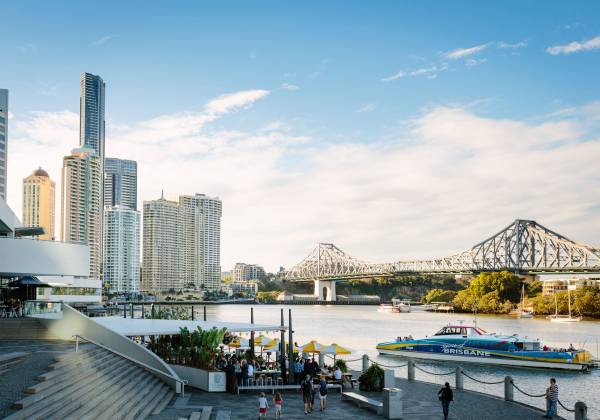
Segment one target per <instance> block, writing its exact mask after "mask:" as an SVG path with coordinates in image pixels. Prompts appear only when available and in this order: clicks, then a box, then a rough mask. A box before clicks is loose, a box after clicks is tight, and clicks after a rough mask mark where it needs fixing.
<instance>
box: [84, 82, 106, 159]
mask: <svg viewBox="0 0 600 420" xmlns="http://www.w3.org/2000/svg"><path fill="white" fill-rule="evenodd" d="M105 88H106V85H105V83H104V81H103V80H102V78H101V77H100V76H95V75H93V74H90V73H81V77H80V99H79V145H80V146H81V147H89V148H90V149H94V151H95V152H96V156H98V158H99V159H100V164H101V166H102V165H104V128H105V123H104V91H105Z"/></svg>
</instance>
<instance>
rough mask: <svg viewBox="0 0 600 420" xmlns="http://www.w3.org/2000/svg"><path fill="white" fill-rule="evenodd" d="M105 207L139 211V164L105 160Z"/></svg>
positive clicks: (130, 161)
mask: <svg viewBox="0 0 600 420" xmlns="http://www.w3.org/2000/svg"><path fill="white" fill-rule="evenodd" d="M104 206H123V207H126V208H128V209H130V210H137V162H136V161H134V160H127V159H117V158H106V159H104Z"/></svg>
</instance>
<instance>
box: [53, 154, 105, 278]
mask: <svg viewBox="0 0 600 420" xmlns="http://www.w3.org/2000/svg"><path fill="white" fill-rule="evenodd" d="M101 188H102V168H101V165H100V159H99V157H98V156H97V155H96V152H95V151H94V149H90V148H86V147H81V148H77V149H73V150H72V152H71V155H70V156H65V157H64V159H63V168H62V190H61V235H60V237H61V240H62V241H67V242H77V243H81V244H86V245H88V246H89V247H90V278H91V279H101V275H100V273H101V264H102V233H103V232H102V210H103V209H102V201H101V194H100V191H101Z"/></svg>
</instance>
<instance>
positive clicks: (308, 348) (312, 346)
mask: <svg viewBox="0 0 600 420" xmlns="http://www.w3.org/2000/svg"><path fill="white" fill-rule="evenodd" d="M323 347H324V346H323V345H322V344H319V343H317V342H316V341H315V340H312V341H310V342H309V343H307V344H305V345H303V346H302V353H313V354H314V353H317V352H318V351H319V350H321V349H322V348H323Z"/></svg>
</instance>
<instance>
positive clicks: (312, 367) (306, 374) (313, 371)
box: [258, 357, 343, 419]
mask: <svg viewBox="0 0 600 420" xmlns="http://www.w3.org/2000/svg"><path fill="white" fill-rule="evenodd" d="M293 368H294V378H295V381H296V384H298V385H300V392H302V400H303V403H304V414H305V415H308V414H309V413H311V412H312V411H313V409H314V405H315V399H316V398H315V397H316V396H317V395H318V396H319V408H320V410H321V411H325V409H326V407H327V391H328V389H327V384H328V382H327V379H326V377H327V376H330V377H331V378H332V380H333V381H335V382H338V381H339V382H340V383H341V381H342V377H343V375H342V371H341V369H340V368H339V366H335V367H332V366H323V367H320V366H319V364H318V363H317V362H316V361H315V359H314V358H313V359H307V360H304V359H303V358H301V357H299V358H298V359H297V360H296V361H295V362H294V366H293ZM319 373H321V376H320V377H319ZM316 381H318V386H316V387H315V385H316ZM273 404H274V406H275V418H276V419H278V418H281V410H282V406H283V398H282V396H281V393H279V392H277V393H275V397H274V398H273ZM268 409H269V402H268V400H267V398H266V397H265V394H264V392H263V393H261V394H260V397H259V398H258V418H259V419H264V418H266V417H265V416H266V414H267V411H268Z"/></svg>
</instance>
